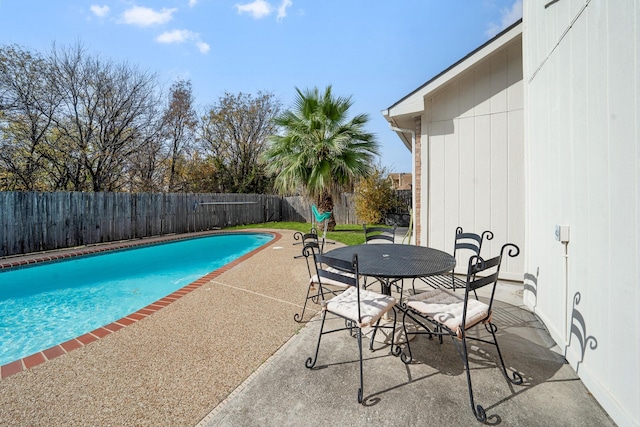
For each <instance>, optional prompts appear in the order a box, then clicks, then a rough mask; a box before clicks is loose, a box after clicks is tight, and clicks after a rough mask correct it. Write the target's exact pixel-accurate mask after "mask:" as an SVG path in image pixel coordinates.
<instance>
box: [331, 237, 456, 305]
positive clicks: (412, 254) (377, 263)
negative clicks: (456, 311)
mask: <svg viewBox="0 0 640 427" xmlns="http://www.w3.org/2000/svg"><path fill="white" fill-rule="evenodd" d="M354 254H358V270H359V272H360V274H361V275H362V276H368V277H375V278H376V279H378V280H380V282H381V283H382V286H383V288H382V291H383V292H382V293H384V294H386V295H390V294H391V285H392V284H393V283H394V282H396V281H398V280H402V279H414V278H418V277H426V276H432V275H435V274H442V273H446V272H448V271H451V270H453V268H454V267H455V266H456V259H455V258H454V257H453V256H451V255H450V254H448V253H446V252H443V251H440V250H438V249H434V248H428V247H425V246H415V245H396V244H364V245H355V246H344V247H341V248H337V249H333V250H331V251H329V252H326V253H325V256H327V257H329V258H334V259H340V260H344V261H351V260H352V259H353V255H354Z"/></svg>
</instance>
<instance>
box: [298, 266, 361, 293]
mask: <svg viewBox="0 0 640 427" xmlns="http://www.w3.org/2000/svg"><path fill="white" fill-rule="evenodd" d="M327 271H330V272H332V273H336V274H341V275H343V276H346V277H351V278H352V279H353V278H354V277H356V276H355V275H354V274H353V273H347V272H345V271H340V270H338V269H336V268H333V267H327ZM311 283H313V284H319V283H320V282H319V281H318V275H317V274H314V275H313V276H312V277H311V279H309V284H311ZM322 284H323V285H332V286H338V287H340V288H348V287H349V285H348V284H347V283H344V282H340V281H338V280H333V279H329V278H328V277H323V278H322Z"/></svg>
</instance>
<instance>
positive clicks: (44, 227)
mask: <svg viewBox="0 0 640 427" xmlns="http://www.w3.org/2000/svg"><path fill="white" fill-rule="evenodd" d="M311 215H312V213H311V205H310V204H309V202H308V200H307V199H306V198H304V197H302V196H295V197H280V196H274V195H262V194H211V193H207V194H193V193H191V194H165V193H80V192H52V193H38V192H17V191H16V192H0V257H4V256H10V255H18V254H25V253H30V252H41V251H47V250H53V249H61V248H69V247H75V246H83V245H90V244H95V243H104V242H113V241H118V240H129V239H137V238H143V237H151V236H159V235H164V234H174V233H190V232H197V231H206V230H213V229H217V228H222V227H229V226H233V225H243V224H258V223H264V222H271V221H298V222H311V219H312V218H311ZM334 216H335V218H336V222H337V223H338V224H359V223H360V222H359V221H358V219H357V217H356V215H355V207H354V203H353V195H352V194H343V195H342V196H341V197H340V200H335V207H334Z"/></svg>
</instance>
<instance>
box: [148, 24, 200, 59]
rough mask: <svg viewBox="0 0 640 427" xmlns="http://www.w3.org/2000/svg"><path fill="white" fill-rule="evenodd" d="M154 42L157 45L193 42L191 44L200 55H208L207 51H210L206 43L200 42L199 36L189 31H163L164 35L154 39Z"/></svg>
mask: <svg viewBox="0 0 640 427" xmlns="http://www.w3.org/2000/svg"><path fill="white" fill-rule="evenodd" d="M156 41H157V42H158V43H163V44H173V43H176V44H180V43H185V42H193V44H194V45H195V46H196V47H197V48H198V50H199V51H200V53H202V54H206V53H208V52H209V50H210V49H211V47H210V46H209V44H208V43H205V42H203V41H202V40H200V34H198V33H194V32H193V31H189V30H171V31H165V32H164V33H162V34H160V35H159V36H158V37H156Z"/></svg>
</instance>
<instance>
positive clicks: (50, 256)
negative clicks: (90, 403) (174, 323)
mask: <svg viewBox="0 0 640 427" xmlns="http://www.w3.org/2000/svg"><path fill="white" fill-rule="evenodd" d="M247 233H251V234H254V233H265V234H271V235H273V240H271V241H269V242H268V243H265V244H264V245H262V246H260V247H259V248H256V249H254V250H252V251H251V252H249V253H247V254H245V255H243V256H241V257H240V258H238V259H236V260H234V261H232V262H230V263H228V264H226V265H223V266H222V267H220V268H218V269H217V270H214V271H212V272H211V273H209V274H207V275H205V276H202V277H201V278H199V279H198V280H196V281H195V282H192V283H190V284H188V285H186V286H184V287H182V288H180V289H178V290H176V291H175V292H173V293H171V294H169V295H167V296H165V297H164V298H161V299H159V300H158V301H156V302H153V303H151V304H149V305H147V306H146V307H143V308H141V309H140V310H138V311H136V312H135V313H131V314H129V315H128V316H125V317H123V318H121V319H119V320H116V321H115V322H113V323H110V324H108V325H105V326H102V327H100V328H98V329H95V330H93V331H91V332H88V333H86V334H84V335H81V336H79V337H76V338H73V339H71V340H69V341H66V342H63V343H61V344H58V345H55V346H53V347H51V348H48V349H46V350H43V351H40V352H37V353H34V354H32V355H30V356H26V357H23V358H22V359H19V360H16V361H14V362H10V363H7V364H6V365H2V366H1V367H0V378H1V379H5V378H7V377H9V376H11V375H14V374H17V373H19V372H22V371H25V370H27V369H30V368H32V367H34V366H37V365H40V364H41V363H44V362H46V361H47V360H51V359H55V358H56V357H59V356H62V355H63V354H66V353H68V352H70V351H73V350H76V349H78V348H80V347H83V346H85V345H88V344H91V343H92V342H94V341H97V340H99V339H101V338H104V337H106V336H107V335H109V334H112V333H113V332H117V331H119V330H120V329H122V328H124V327H127V326H129V325H131V324H133V323H135V322H137V321H139V320H142V319H144V318H146V317H149V316H151V315H152V314H153V313H155V312H157V311H158V310H161V309H162V308H164V307H166V306H167V305H169V304H171V303H172V302H173V301H176V300H178V299H180V298H182V297H183V296H185V295H187V294H189V293H190V292H192V291H194V290H196V289H198V288H199V287H200V286H202V285H204V284H206V283H208V282H209V281H211V280H213V279H214V278H216V277H218V276H220V275H221V274H222V273H225V272H226V271H229V270H230V269H232V268H233V267H235V266H236V265H238V264H240V263H241V262H242V261H244V260H246V259H248V258H250V257H252V256H253V255H255V254H257V253H258V252H260V251H262V250H263V249H265V248H267V247H268V246H270V245H272V244H274V243H276V242H277V241H278V240H280V238H281V237H282V235H281V234H280V233H277V232H273V231H237V232H219V231H218V232H213V233H198V234H192V235H184V234H183V235H179V236H166V237H160V238H154V239H153V240H151V239H145V240H142V241H141V240H136V241H130V242H118V243H115V244H108V245H104V246H92V247H85V248H81V249H77V250H73V251H68V252H66V251H65V252H60V253H47V254H38V255H35V256H32V257H29V258H27V259H15V260H9V259H7V260H0V270H2V269H8V268H16V267H18V268H19V267H23V266H26V265H31V264H37V263H42V262H47V261H56V260H63V259H66V258H73V257H77V256H82V255H90V254H97V253H100V252H109V251H115V250H119V249H130V248H134V247H136V246H145V245H149V244H157V243H168V242H172V241H177V240H185V239H192V238H197V237H206V236H215V235H220V234H247Z"/></svg>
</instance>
